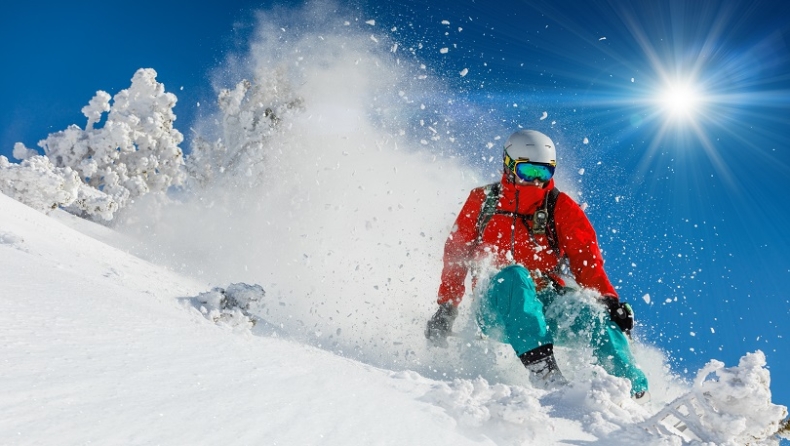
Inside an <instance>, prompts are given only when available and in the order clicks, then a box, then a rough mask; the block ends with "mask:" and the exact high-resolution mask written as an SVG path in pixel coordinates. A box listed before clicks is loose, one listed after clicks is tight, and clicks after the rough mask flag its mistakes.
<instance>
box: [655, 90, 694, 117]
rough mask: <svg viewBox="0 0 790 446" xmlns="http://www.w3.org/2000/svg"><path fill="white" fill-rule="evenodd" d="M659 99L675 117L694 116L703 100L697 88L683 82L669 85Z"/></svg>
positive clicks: (665, 108)
mask: <svg viewBox="0 0 790 446" xmlns="http://www.w3.org/2000/svg"><path fill="white" fill-rule="evenodd" d="M658 99H659V102H660V103H661V105H662V106H663V108H664V110H665V111H666V112H667V113H669V115H670V116H672V117H675V118H683V117H688V118H690V117H693V115H694V112H695V111H697V109H698V107H699V105H700V102H701V96H700V94H699V93H698V92H697V90H696V89H695V88H694V87H692V86H691V85H690V84H683V83H676V84H673V85H668V86H667V87H666V88H665V89H664V91H663V92H661V93H660V95H659V98H658Z"/></svg>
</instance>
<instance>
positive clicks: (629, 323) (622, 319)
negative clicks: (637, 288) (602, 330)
mask: <svg viewBox="0 0 790 446" xmlns="http://www.w3.org/2000/svg"><path fill="white" fill-rule="evenodd" d="M604 304H605V305H606V307H607V308H608V309H609V317H610V318H611V319H612V322H614V323H615V324H617V326H618V327H620V330H623V332H624V333H625V334H630V333H631V330H633V329H634V310H633V309H631V305H630V304H628V303H625V302H620V301H619V300H617V299H614V298H611V297H609V298H605V301H604Z"/></svg>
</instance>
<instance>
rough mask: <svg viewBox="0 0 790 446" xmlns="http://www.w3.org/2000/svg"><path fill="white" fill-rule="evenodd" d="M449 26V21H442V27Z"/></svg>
mask: <svg viewBox="0 0 790 446" xmlns="http://www.w3.org/2000/svg"><path fill="white" fill-rule="evenodd" d="M449 24H450V21H449V20H442V25H449Z"/></svg>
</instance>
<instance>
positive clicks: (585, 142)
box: [582, 137, 590, 144]
mask: <svg viewBox="0 0 790 446" xmlns="http://www.w3.org/2000/svg"><path fill="white" fill-rule="evenodd" d="M582 142H583V143H584V144H589V143H590V140H589V139H587V138H586V137H585V138H584V139H583V140H582Z"/></svg>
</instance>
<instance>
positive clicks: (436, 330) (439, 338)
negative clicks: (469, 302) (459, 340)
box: [425, 302, 458, 347]
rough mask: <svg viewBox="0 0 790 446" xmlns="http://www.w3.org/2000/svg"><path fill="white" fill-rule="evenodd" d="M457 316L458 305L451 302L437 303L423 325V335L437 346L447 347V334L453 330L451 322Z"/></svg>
mask: <svg viewBox="0 0 790 446" xmlns="http://www.w3.org/2000/svg"><path fill="white" fill-rule="evenodd" d="M456 316H458V307H456V306H455V305H453V304H452V302H445V303H443V304H441V305H439V309H438V310H436V313H434V315H433V317H431V319H430V320H429V321H428V325H427V326H426V327H425V337H426V338H427V339H428V340H429V341H431V342H433V344H434V345H436V346H437V347H447V335H449V334H450V332H452V331H453V322H454V321H455V318H456Z"/></svg>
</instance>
